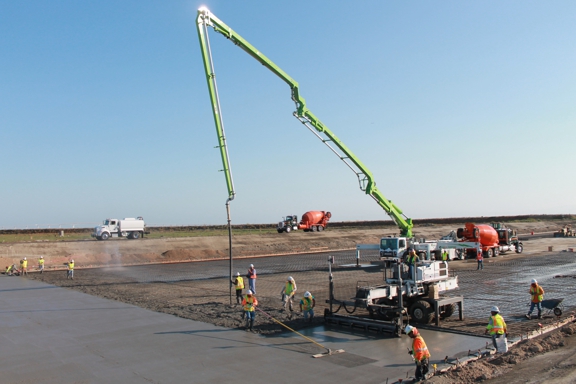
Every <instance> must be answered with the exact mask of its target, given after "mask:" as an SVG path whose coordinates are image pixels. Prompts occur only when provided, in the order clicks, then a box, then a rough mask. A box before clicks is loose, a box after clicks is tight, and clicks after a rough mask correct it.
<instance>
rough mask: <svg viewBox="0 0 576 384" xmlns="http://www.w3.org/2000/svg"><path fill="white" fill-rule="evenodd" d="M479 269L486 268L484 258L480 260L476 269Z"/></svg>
mask: <svg viewBox="0 0 576 384" xmlns="http://www.w3.org/2000/svg"><path fill="white" fill-rule="evenodd" d="M479 269H484V261H483V260H478V268H476V270H479Z"/></svg>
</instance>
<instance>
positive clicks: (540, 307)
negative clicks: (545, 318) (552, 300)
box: [528, 302, 542, 316]
mask: <svg viewBox="0 0 576 384" xmlns="http://www.w3.org/2000/svg"><path fill="white" fill-rule="evenodd" d="M534 307H537V308H538V316H540V315H541V314H542V303H541V302H540V303H534V302H531V303H530V310H529V311H528V315H531V314H532V311H533V310H534Z"/></svg>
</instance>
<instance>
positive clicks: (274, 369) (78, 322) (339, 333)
mask: <svg viewBox="0 0 576 384" xmlns="http://www.w3.org/2000/svg"><path fill="white" fill-rule="evenodd" d="M304 334H305V336H307V337H311V338H313V339H314V340H316V341H317V342H318V343H320V344H322V345H324V346H325V347H327V348H330V349H332V350H335V349H340V348H341V349H345V350H346V353H343V354H338V355H332V356H327V357H323V358H320V359H314V358H312V357H311V355H312V354H315V353H320V352H324V350H323V349H322V348H321V347H318V346H317V345H314V344H312V343H310V342H308V341H306V340H305V339H304V338H302V337H300V336H297V335H295V334H293V333H286V334H283V335H282V336H280V337H263V336H259V335H256V334H252V333H249V332H245V331H243V330H236V329H227V328H221V327H216V326H213V325H210V324H206V323H201V322H195V321H191V320H186V319H182V318H178V317H175V316H171V315H167V314H161V313H157V312H153V311H149V310H145V309H142V308H139V307H135V306H132V305H128V304H124V303H120V302H116V301H111V300H106V299H102V298H98V297H94V296H90V295H87V294H84V293H81V292H77V291H73V290H68V289H64V288H57V287H54V286H51V285H48V284H44V283H41V282H38V281H31V280H28V279H26V278H21V277H8V276H0V345H1V346H2V348H0V372H2V376H3V378H4V379H6V378H8V380H7V381H4V380H3V382H11V381H10V380H9V378H14V382H42V383H78V382H80V383H111V382H123V383H151V382H152V383H182V382H197V383H221V382H224V381H230V380H237V379H239V378H245V379H246V380H249V381H250V382H252V383H270V382H276V383H283V382H294V381H295V382H304V381H306V382H309V381H313V382H316V383H334V382H340V383H342V382H359V381H361V382H364V383H382V382H386V379H388V378H389V379H390V382H392V381H393V380H397V379H398V378H403V377H406V375H407V374H408V375H412V373H413V371H414V365H413V363H412V362H411V359H410V356H409V355H408V354H407V351H408V350H407V348H408V347H409V346H410V339H409V338H407V337H406V336H404V337H403V338H386V337H381V336H376V335H370V334H365V333H362V332H350V331H347V330H345V329H342V330H338V329H334V328H330V329H328V328H325V327H316V328H311V329H306V330H305V333H304ZM422 334H423V336H424V338H425V339H426V341H427V343H428V346H429V348H430V350H431V352H432V355H433V357H432V363H434V362H435V361H436V360H437V361H440V360H443V359H444V357H445V356H450V357H455V356H457V355H458V354H460V355H462V354H467V352H468V350H469V349H472V350H474V349H479V348H482V347H484V346H485V343H486V340H487V339H485V338H479V337H473V336H462V335H454V334H448V333H440V332H434V331H428V330H423V331H422Z"/></svg>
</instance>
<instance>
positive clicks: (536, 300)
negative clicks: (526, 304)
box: [526, 279, 544, 319]
mask: <svg viewBox="0 0 576 384" xmlns="http://www.w3.org/2000/svg"><path fill="white" fill-rule="evenodd" d="M530 297H531V300H530V310H529V311H528V313H527V314H526V318H527V319H531V318H532V311H534V307H537V308H538V318H539V319H541V318H542V300H544V289H543V288H542V287H541V286H539V285H538V282H537V281H536V279H532V281H531V282H530Z"/></svg>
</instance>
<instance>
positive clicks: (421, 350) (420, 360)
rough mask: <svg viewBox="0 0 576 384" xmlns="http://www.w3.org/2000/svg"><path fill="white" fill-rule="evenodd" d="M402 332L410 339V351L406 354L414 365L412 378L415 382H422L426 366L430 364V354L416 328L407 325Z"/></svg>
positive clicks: (426, 371)
mask: <svg viewBox="0 0 576 384" xmlns="http://www.w3.org/2000/svg"><path fill="white" fill-rule="evenodd" d="M404 332H405V333H406V334H407V335H408V336H410V338H411V339H412V350H411V351H408V353H409V354H410V355H412V358H413V359H414V362H415V363H416V372H415V374H414V378H415V379H416V381H420V380H424V379H425V378H426V374H427V373H428V365H429V364H430V352H429V351H428V347H427V346H426V342H425V341H424V338H423V337H422V336H421V335H420V332H418V330H417V329H416V327H413V326H411V325H409V324H408V325H407V326H406V328H405V329H404Z"/></svg>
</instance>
